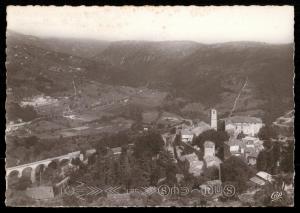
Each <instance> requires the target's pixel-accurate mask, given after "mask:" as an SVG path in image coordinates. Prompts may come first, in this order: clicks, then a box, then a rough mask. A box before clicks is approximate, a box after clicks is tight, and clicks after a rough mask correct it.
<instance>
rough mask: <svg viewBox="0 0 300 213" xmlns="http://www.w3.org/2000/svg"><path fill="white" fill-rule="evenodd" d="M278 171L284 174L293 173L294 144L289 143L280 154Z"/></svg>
mask: <svg viewBox="0 0 300 213" xmlns="http://www.w3.org/2000/svg"><path fill="white" fill-rule="evenodd" d="M280 170H281V171H283V172H286V173H294V144H293V143H289V144H288V146H287V148H286V150H285V151H284V152H283V153H282V159H281V162H280Z"/></svg>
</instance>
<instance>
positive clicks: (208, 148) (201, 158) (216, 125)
mask: <svg viewBox="0 0 300 213" xmlns="http://www.w3.org/2000/svg"><path fill="white" fill-rule="evenodd" d="M158 123H159V125H160V128H157V124H156V125H154V124H153V123H144V124H142V126H141V127H140V129H139V132H138V133H139V134H140V135H147V134H149V133H150V132H152V131H157V129H158V132H159V135H160V136H161V139H162V141H163V149H164V151H166V152H167V153H169V154H170V159H171V160H172V162H171V163H172V164H173V165H180V164H184V163H187V164H188V173H187V174H188V175H192V176H193V178H203V177H206V178H205V180H206V181H205V182H202V183H201V185H199V186H198V188H199V190H202V191H201V192H202V195H203V192H206V193H207V192H209V193H210V196H209V197H210V199H209V200H210V203H209V202H208V203H206V205H217V204H218V202H220V199H221V200H222V197H224V193H223V191H222V190H221V191H220V190H219V191H217V192H215V191H212V190H213V189H216V188H219V189H220V188H222V187H224V184H225V183H226V182H227V180H225V179H224V177H223V176H224V174H223V173H222V171H223V169H222V165H223V164H224V162H226V160H228V159H230V158H232V156H234V157H237V158H239V159H240V160H241V161H242V162H244V164H245V165H246V166H247V167H249V169H251V170H253V171H255V173H252V176H251V177H249V179H248V180H247V187H246V189H244V190H242V191H241V192H239V193H238V192H237V191H235V193H236V195H234V197H236V198H235V199H234V201H232V202H239V203H240V205H242V204H246V205H254V206H255V205H257V204H256V203H255V200H254V194H255V193H256V192H257V191H259V190H261V189H262V188H264V187H266V186H268V185H272V184H273V183H274V182H275V177H276V175H275V176H274V177H273V175H271V174H269V173H268V172H266V171H260V170H258V169H257V168H258V167H257V161H258V156H259V153H260V152H262V151H263V150H266V149H270V148H269V147H264V141H263V140H261V139H260V138H259V136H258V135H259V133H260V130H261V129H262V128H263V127H264V126H265V124H264V123H263V122H262V120H261V119H260V118H256V117H250V116H232V117H228V118H224V119H218V113H217V110H216V109H211V110H210V124H208V123H206V122H204V121H200V120H191V119H178V118H177V117H174V116H172V114H165V115H164V116H163V117H162V118H160V119H159V121H158ZM161 126H163V127H164V128H162V127H161ZM217 132H221V133H222V134H224V135H226V136H225V137H223V138H224V139H223V140H225V141H212V140H207V139H206V138H205V136H204V135H205V134H207V135H208V138H210V137H211V138H214V136H209V134H212V135H214V134H217ZM208 133H209V134H208ZM280 140H281V141H282V143H283V144H286V143H287V140H291V137H290V138H287V137H283V136H280ZM197 141H198V142H197ZM199 141H201V142H199ZM220 142H222V144H223V146H220V144H216V143H220ZM105 149H106V151H105V155H104V156H103V157H104V158H103V159H106V160H107V159H110V160H112V161H113V162H116V161H120V159H121V158H123V157H122V155H123V153H124V147H121V146H120V147H114V148H109V147H106V148H105ZM134 149H135V144H134V143H130V144H127V146H126V153H127V155H129V156H130V155H133V153H134ZM143 149H145V150H146V149H147V147H143ZM74 153H76V154H74ZM74 153H69V154H67V155H65V156H61V157H57V158H55V159H54V158H53V159H49V160H47V159H46V160H44V161H43V162H42V161H40V162H35V163H34V164H32V165H27V166H26V165H24V167H22V165H21V167H20V166H17V167H18V168H22V169H18V168H17V167H15V169H14V168H8V171H9V173H8V174H7V177H8V176H10V175H11V174H13V172H14V171H16V170H18V177H22V175H24V173H26V172H23V170H24V171H25V170H26V169H27V168H28V167H30V168H34V169H31V171H30V177H31V181H30V182H31V184H29V185H28V187H26V190H25V194H26V195H27V196H28V197H30V198H31V199H34V200H38V201H41V200H42V201H45V200H46V201H47V200H48V201H49V200H53V199H54V200H55V199H57V198H58V197H62V196H66V194H65V189H66V187H68V186H69V184H70V180H72V179H73V178H72V176H73V175H74V173H76V172H78V170H80V165H83V166H85V167H87V168H89V165H90V164H93V163H94V162H95V156H99V154H100V155H101V153H99V149H98V148H95V149H90V150H85V152H83V151H78V152H74ZM160 155H161V152H159V153H157V154H156V155H155V156H152V161H155V160H157V161H158V160H159V159H160V158H161V156H160ZM70 156H71V157H70ZM96 158H97V157H96ZM45 162H46V163H45ZM275 164H276V165H277V166H278V167H280V159H277V162H275ZM49 165H50V166H49ZM53 165H54V167H53ZM49 167H53V168H56V170H52V172H54V171H55V172H56V173H57V177H56V179H55V181H53V180H51V181H50V185H49V182H48V183H47V184H46V185H45V184H43V181H41V173H45V171H46V170H47V169H48V168H49ZM208 173H209V174H210V175H207V174H208ZM211 173H213V175H211ZM241 175H242V174H241ZM175 177H176V181H175V182H176V184H179V185H180V184H181V185H182V180H183V179H184V178H186V174H184V172H182V171H181V172H178V173H176V174H175ZM167 179H168V177H167V176H165V177H160V178H159V179H158V181H157V183H156V184H154V186H153V184H152V185H151V187H152V188H151V189H152V193H157V192H158V189H159V186H162V185H165V184H166V181H167ZM73 184H74V181H73ZM280 184H282V187H283V188H282V189H281V190H282V191H284V192H286V193H287V194H288V195H289V196H292V190H293V186H292V184H293V183H292V182H289V183H285V182H280ZM225 186H226V185H225ZM95 187H96V186H95ZM149 187H150V186H149ZM145 188H147V187H144V189H145ZM118 189H119V188H118ZM203 190H204V191H203ZM234 190H237V189H235V188H234ZM100 191H102V192H104V190H103V189H99V188H97V187H96V188H94V189H92V191H87V192H86V193H87V194H89V193H92V194H94V195H100ZM144 191H145V190H144ZM107 192H108V193H107V194H106V196H107V197H110V198H111V199H114V200H116V197H117V200H119V199H121V200H124V199H125V198H124V197H126V196H127V199H129V198H130V194H131V193H129V192H127V193H124V192H123V193H120V192H119V190H113V191H112V190H111V189H109V190H108V191H107ZM280 192H281V191H280ZM118 196H119V197H118ZM161 197H162V200H163V201H164V202H163V203H166V204H167V203H168V202H167V201H166V200H165V199H166V197H164V196H161ZM125 200H126V199H125ZM124 202H126V201H124ZM227 202H228V201H227ZM220 205H221V204H220ZM229 205H230V204H229ZM232 205H233V204H232Z"/></svg>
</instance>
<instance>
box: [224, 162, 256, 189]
mask: <svg viewBox="0 0 300 213" xmlns="http://www.w3.org/2000/svg"><path fill="white" fill-rule="evenodd" d="M254 175H255V170H253V169H252V168H250V167H249V166H248V165H247V164H246V163H245V162H244V161H243V160H242V159H241V158H240V157H236V156H231V157H230V158H228V159H226V160H225V161H224V162H223V163H222V164H221V179H222V182H231V183H232V184H234V185H235V188H236V190H237V191H238V192H242V191H244V190H245V189H247V182H248V180H249V178H251V177H253V176H254Z"/></svg>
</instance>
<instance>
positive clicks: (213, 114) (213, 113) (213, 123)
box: [210, 109, 218, 131]
mask: <svg viewBox="0 0 300 213" xmlns="http://www.w3.org/2000/svg"><path fill="white" fill-rule="evenodd" d="M210 127H211V128H212V129H214V130H216V131H217V128H218V120H217V110H215V109H211V111H210Z"/></svg>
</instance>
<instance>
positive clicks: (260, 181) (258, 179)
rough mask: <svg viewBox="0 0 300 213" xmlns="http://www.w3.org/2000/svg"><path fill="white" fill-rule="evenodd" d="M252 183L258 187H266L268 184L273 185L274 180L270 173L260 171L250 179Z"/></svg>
mask: <svg viewBox="0 0 300 213" xmlns="http://www.w3.org/2000/svg"><path fill="white" fill-rule="evenodd" d="M250 181H251V182H252V183H254V184H256V185H257V186H264V185H266V184H267V183H272V182H273V181H274V179H273V177H272V175H270V174H269V173H267V172H263V171H260V172H257V173H256V175H255V176H254V177H252V178H250Z"/></svg>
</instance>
